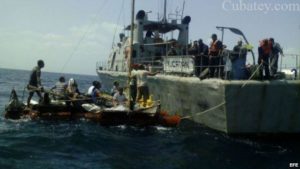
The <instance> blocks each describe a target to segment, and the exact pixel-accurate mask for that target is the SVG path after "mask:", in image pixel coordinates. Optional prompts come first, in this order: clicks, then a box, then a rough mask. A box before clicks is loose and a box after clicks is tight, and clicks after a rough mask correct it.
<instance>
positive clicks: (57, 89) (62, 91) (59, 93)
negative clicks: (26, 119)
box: [51, 76, 67, 100]
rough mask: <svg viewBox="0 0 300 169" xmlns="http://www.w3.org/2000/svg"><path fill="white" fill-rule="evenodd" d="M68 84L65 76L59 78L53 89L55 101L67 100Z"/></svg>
mask: <svg viewBox="0 0 300 169" xmlns="http://www.w3.org/2000/svg"><path fill="white" fill-rule="evenodd" d="M66 90H67V84H66V80H65V77H64V76H61V77H59V79H58V82H56V83H55V86H53V87H52V88H51V91H52V92H53V95H54V96H53V97H54V99H58V100H59V99H65V95H66Z"/></svg>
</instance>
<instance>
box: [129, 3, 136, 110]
mask: <svg viewBox="0 0 300 169" xmlns="http://www.w3.org/2000/svg"><path fill="white" fill-rule="evenodd" d="M134 8H135V0H132V1H131V28H130V29H131V30H130V31H131V32H130V55H129V58H128V86H129V88H128V89H129V90H128V97H129V108H130V109H131V108H132V107H133V106H132V104H133V102H134V100H133V101H131V89H130V79H131V70H132V68H131V65H132V54H133V31H134Z"/></svg>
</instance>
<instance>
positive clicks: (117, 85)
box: [110, 81, 120, 96]
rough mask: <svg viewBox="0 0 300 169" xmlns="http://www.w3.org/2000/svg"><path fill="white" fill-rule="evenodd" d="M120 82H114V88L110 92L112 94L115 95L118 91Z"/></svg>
mask: <svg viewBox="0 0 300 169" xmlns="http://www.w3.org/2000/svg"><path fill="white" fill-rule="evenodd" d="M119 85H120V84H119V82H118V81H114V83H113V87H112V89H111V90H110V93H111V95H112V96H114V95H115V94H116V93H117V92H118V88H119Z"/></svg>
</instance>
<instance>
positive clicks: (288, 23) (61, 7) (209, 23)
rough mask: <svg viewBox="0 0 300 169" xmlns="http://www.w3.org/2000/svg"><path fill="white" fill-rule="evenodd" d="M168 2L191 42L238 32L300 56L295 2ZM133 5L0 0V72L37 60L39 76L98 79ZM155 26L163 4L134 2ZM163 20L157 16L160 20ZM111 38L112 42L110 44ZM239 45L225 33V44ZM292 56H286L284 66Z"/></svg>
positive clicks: (125, 1) (124, 0)
mask: <svg viewBox="0 0 300 169" xmlns="http://www.w3.org/2000/svg"><path fill="white" fill-rule="evenodd" d="M183 3H184V0H168V6H167V12H168V13H173V14H175V13H176V11H177V13H180V14H181V13H183V14H184V15H189V16H191V18H192V20H191V23H190V33H189V37H190V40H197V39H199V38H202V39H203V40H204V41H205V42H207V43H208V42H209V38H210V36H211V34H212V33H217V35H218V36H219V37H220V36H221V33H220V31H219V30H217V29H216V26H228V27H236V28H239V29H240V30H242V31H243V32H244V34H245V35H246V37H247V38H248V40H249V42H250V43H251V44H252V45H253V46H255V50H256V47H257V45H258V42H259V40H261V39H264V38H269V37H274V38H275V41H277V42H279V43H280V44H281V46H282V47H283V49H284V52H285V53H286V54H287V53H290V54H300V19H299V18H300V1H299V0H256V1H255V0H210V1H204V0H185V5H184V10H183ZM130 5H131V0H26V1H24V0H0V21H1V22H0V68H12V69H25V70H31V69H32V68H33V67H34V66H35V65H36V62H37V60H39V59H43V60H44V61H45V64H46V66H45V68H44V69H43V71H47V72H58V73H77V74H90V75H96V63H97V62H101V63H103V62H105V61H106V60H107V58H108V55H109V53H110V50H111V47H112V44H113V42H117V41H118V34H119V33H120V32H122V28H124V26H127V24H129V23H130V10H131V8H130ZM141 9H143V10H145V11H146V12H149V13H148V17H149V18H151V19H154V20H157V18H158V15H159V14H158V13H160V14H162V13H163V0H136V8H135V11H136V12H137V11H138V10H141ZM160 16H161V15H160ZM114 37H115V38H114ZM238 39H239V37H238V36H237V35H234V34H232V33H230V32H228V31H226V32H225V36H224V43H225V44H226V45H227V46H228V48H229V49H230V48H232V47H233V46H234V45H235V43H236V41H237V40H238ZM294 58H295V56H289V55H286V56H285V59H286V60H288V62H287V63H289V64H295V63H294Z"/></svg>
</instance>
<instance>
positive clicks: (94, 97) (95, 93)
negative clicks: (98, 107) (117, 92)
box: [91, 81, 101, 104]
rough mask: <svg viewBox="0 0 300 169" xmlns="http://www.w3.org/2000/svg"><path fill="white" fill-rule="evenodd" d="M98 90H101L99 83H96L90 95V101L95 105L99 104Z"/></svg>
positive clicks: (99, 93)
mask: <svg viewBox="0 0 300 169" xmlns="http://www.w3.org/2000/svg"><path fill="white" fill-rule="evenodd" d="M100 89H101V83H100V82H98V81H96V82H95V85H94V88H93V90H92V93H91V97H92V101H93V103H95V104H99V101H98V98H99V97H100V96H101V91H100Z"/></svg>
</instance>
